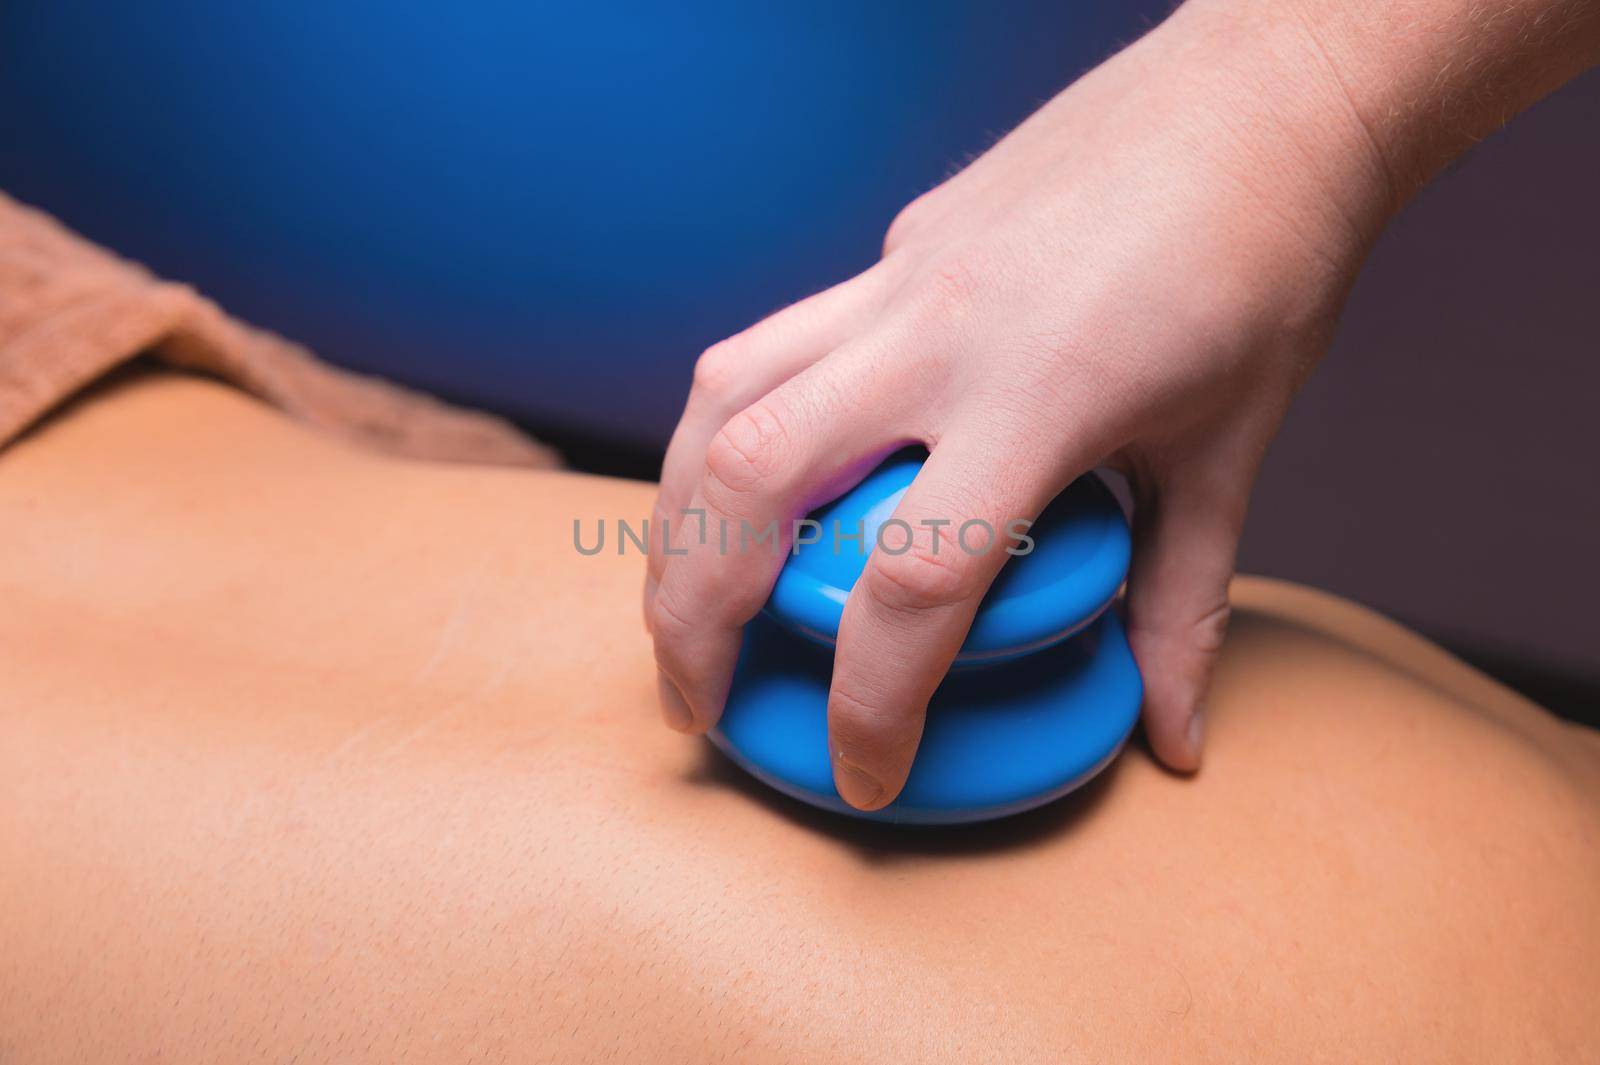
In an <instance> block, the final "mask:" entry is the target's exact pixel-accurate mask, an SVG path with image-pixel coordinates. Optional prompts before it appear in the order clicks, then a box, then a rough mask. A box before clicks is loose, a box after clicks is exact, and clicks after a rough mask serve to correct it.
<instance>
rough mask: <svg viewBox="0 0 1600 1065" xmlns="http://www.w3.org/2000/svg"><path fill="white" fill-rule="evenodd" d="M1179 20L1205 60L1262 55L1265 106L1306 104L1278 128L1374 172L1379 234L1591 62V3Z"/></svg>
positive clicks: (1230, 8)
mask: <svg viewBox="0 0 1600 1065" xmlns="http://www.w3.org/2000/svg"><path fill="white" fill-rule="evenodd" d="M1180 17H1181V18H1184V19H1186V20H1187V22H1188V25H1186V26H1183V27H1182V28H1183V32H1184V33H1186V34H1194V35H1200V36H1209V38H1210V39H1211V41H1212V42H1213V46H1215V47H1237V42H1238V41H1241V40H1255V41H1261V42H1264V44H1263V47H1262V49H1261V50H1262V51H1263V52H1264V53H1265V54H1264V55H1262V56H1261V57H1260V59H1259V60H1258V62H1259V64H1260V67H1259V71H1260V72H1259V75H1258V76H1259V78H1260V82H1259V84H1260V87H1261V89H1262V90H1263V92H1264V93H1265V94H1266V95H1267V96H1268V98H1269V99H1277V100H1279V101H1280V106H1283V105H1282V103H1281V101H1282V100H1284V99H1287V100H1294V99H1296V98H1300V99H1314V100H1315V101H1316V106H1314V107H1311V108H1309V109H1306V110H1305V111H1304V113H1301V114H1297V115H1293V116H1291V117H1292V120H1293V121H1295V122H1297V123H1299V124H1300V125H1301V126H1302V127H1306V126H1308V125H1309V126H1320V127H1321V133H1320V134H1312V135H1313V136H1323V137H1326V136H1334V137H1335V138H1336V139H1337V140H1339V141H1341V142H1342V143H1344V144H1345V145H1346V149H1347V150H1349V151H1352V152H1355V153H1356V154H1358V155H1359V154H1361V152H1363V151H1365V152H1367V153H1369V154H1370V156H1371V158H1372V160H1373V161H1374V162H1375V163H1376V167H1377V169H1378V170H1379V172H1380V173H1379V175H1378V176H1379V178H1380V180H1379V182H1378V184H1377V185H1376V186H1375V187H1373V188H1371V189H1367V190H1363V192H1362V195H1363V196H1365V197H1366V198H1367V200H1368V201H1370V210H1371V211H1372V212H1373V215H1374V217H1375V218H1377V219H1378V220H1379V221H1380V224H1381V221H1382V220H1383V219H1384V218H1386V217H1387V215H1389V214H1392V213H1393V212H1394V211H1395V210H1397V209H1398V208H1399V207H1400V206H1401V205H1402V204H1403V203H1404V202H1405V201H1406V199H1408V198H1409V197H1410V195H1411V194H1412V193H1414V192H1415V191H1416V190H1417V189H1418V188H1420V187H1421V186H1422V185H1423V184H1425V183H1426V182H1427V181H1428V180H1429V179H1431V178H1432V177H1433V176H1434V175H1435V174H1436V173H1437V172H1438V171H1439V170H1440V169H1441V168H1442V167H1444V166H1445V165H1447V164H1448V163H1449V162H1450V161H1451V160H1453V159H1454V158H1456V157H1457V156H1458V155H1460V154H1461V153H1462V152H1463V151H1465V150H1466V149H1468V148H1469V147H1470V146H1471V145H1472V144H1474V143H1476V142H1477V141H1479V140H1481V139H1482V138H1483V137H1485V136H1487V135H1488V134H1490V133H1492V132H1493V131H1494V130H1495V129H1496V128H1498V127H1499V126H1501V125H1502V124H1504V123H1505V122H1506V121H1507V120H1509V119H1510V118H1512V117H1513V116H1514V115H1516V114H1517V113H1518V112H1520V111H1521V110H1523V109H1524V108H1526V107H1528V106H1529V105H1531V104H1532V103H1534V102H1535V101H1537V100H1538V99H1540V98H1541V97H1543V96H1544V95H1545V94H1547V93H1549V92H1551V91H1552V90H1554V89H1556V88H1558V87H1559V86H1560V85H1562V84H1563V83H1565V82H1566V81H1568V80H1570V79H1571V78H1573V77H1575V76H1577V75H1578V74H1580V73H1582V72H1583V71H1584V70H1586V69H1588V68H1589V67H1591V66H1593V65H1595V64H1596V63H1597V62H1600V3H1596V2H1595V0H1192V2H1191V3H1189V4H1187V5H1186V6H1185V8H1184V9H1183V10H1182V11H1181V12H1180V15H1179V16H1178V17H1175V18H1174V20H1173V21H1174V23H1177V22H1178V19H1179V18H1180ZM1175 28H1177V27H1175ZM1353 131H1358V132H1359V134H1360V136H1361V138H1362V139H1364V140H1365V142H1366V143H1365V144H1364V145H1360V144H1356V143H1352V142H1351V141H1350V139H1349V138H1350V135H1351V133H1352V132H1353ZM1308 132H1309V131H1308Z"/></svg>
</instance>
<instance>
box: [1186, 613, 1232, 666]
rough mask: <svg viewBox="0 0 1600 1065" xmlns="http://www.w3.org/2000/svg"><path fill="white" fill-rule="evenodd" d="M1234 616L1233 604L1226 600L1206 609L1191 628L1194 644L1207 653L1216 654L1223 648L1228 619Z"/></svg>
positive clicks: (1203, 652)
mask: <svg viewBox="0 0 1600 1065" xmlns="http://www.w3.org/2000/svg"><path fill="white" fill-rule="evenodd" d="M1232 616H1233V606H1232V605H1231V604H1230V603H1228V602H1227V601H1226V600H1224V601H1223V602H1222V603H1221V604H1219V605H1217V606H1215V607H1213V608H1211V609H1210V610H1208V611H1206V613H1205V614H1204V615H1203V616H1201V618H1200V619H1199V620H1198V621H1196V622H1195V623H1194V625H1193V626H1192V628H1191V633H1192V637H1193V641H1194V646H1195V647H1196V648H1197V649H1198V650H1199V651H1200V652H1201V653H1202V654H1205V655H1214V654H1216V653H1217V652H1218V651H1220V650H1222V641H1223V640H1224V639H1226V637H1227V635H1228V620H1229V619H1230V618H1231V617H1232Z"/></svg>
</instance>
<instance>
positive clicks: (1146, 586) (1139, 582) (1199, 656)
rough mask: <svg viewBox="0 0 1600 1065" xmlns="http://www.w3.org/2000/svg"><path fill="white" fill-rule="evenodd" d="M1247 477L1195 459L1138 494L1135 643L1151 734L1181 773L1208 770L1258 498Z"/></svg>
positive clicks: (1132, 596)
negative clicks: (1240, 557)
mask: <svg viewBox="0 0 1600 1065" xmlns="http://www.w3.org/2000/svg"><path fill="white" fill-rule="evenodd" d="M1253 473H1254V467H1253V465H1252V466H1251V467H1250V468H1247V469H1245V470H1243V471H1238V470H1237V469H1234V470H1228V469H1225V468H1223V469H1218V468H1216V467H1212V468H1209V469H1208V468H1205V467H1200V468H1196V467H1195V466H1191V465H1189V464H1188V463H1186V464H1185V467H1184V468H1183V469H1182V470H1174V471H1172V472H1171V473H1170V474H1169V475H1167V476H1166V477H1156V478H1151V479H1149V480H1148V482H1147V483H1145V484H1141V485H1140V486H1139V487H1138V490H1137V491H1136V496H1135V508H1134V519H1133V526H1134V528H1133V535H1134V548H1133V560H1132V565H1131V567H1130V569H1129V572H1128V594H1127V614H1128V643H1129V645H1130V646H1131V647H1132V648H1133V654H1134V658H1135V659H1136V660H1137V661H1138V663H1139V671H1140V673H1141V674H1142V675H1143V676H1144V685H1145V695H1144V710H1143V718H1144V729H1145V736H1146V737H1147V738H1148V739H1149V741H1150V746H1151V748H1152V749H1153V750H1154V751H1155V754H1156V757H1157V758H1159V759H1160V760H1161V761H1162V762H1164V763H1166V764H1167V765H1168V766H1169V767H1171V768H1172V769H1176V770H1178V771H1180V772H1192V771H1194V770H1196V769H1199V768H1200V751H1201V747H1202V745H1203V743H1204V739H1205V695H1206V688H1207V686H1208V685H1209V684H1210V681H1211V670H1212V667H1213V665H1214V664H1215V662H1216V657H1217V652H1218V651H1220V650H1221V649H1222V639H1223V635H1224V633H1225V632H1226V630H1227V626H1228V615H1229V604H1228V584H1229V581H1230V580H1231V579H1232V577H1233V566H1234V557H1235V554H1236V552H1237V551H1238V546H1239V534H1240V532H1241V531H1242V529H1243V527H1244V514H1245V507H1246V503H1247V501H1248V499H1249V493H1250V482H1251V480H1252V475H1253Z"/></svg>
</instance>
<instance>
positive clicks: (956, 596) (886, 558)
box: [862, 541, 969, 614]
mask: <svg viewBox="0 0 1600 1065" xmlns="http://www.w3.org/2000/svg"><path fill="white" fill-rule="evenodd" d="M872 558H873V561H872V564H871V565H869V566H868V567H867V571H866V573H865V574H863V576H862V580H863V581H864V582H865V583H866V586H867V588H866V590H867V594H868V595H869V596H870V597H871V598H872V600H873V601H874V602H876V603H878V604H879V605H881V606H883V607H885V608H886V609H888V610H889V611H891V612H892V613H895V614H923V613H927V612H928V611H931V610H938V609H942V608H945V607H950V606H954V605H955V604H957V603H959V602H961V601H962V600H964V599H965V598H966V597H967V594H968V590H969V580H968V577H967V573H966V570H967V568H968V567H966V566H965V565H963V560H962V559H961V557H960V550H959V548H957V547H956V546H954V544H946V543H943V542H942V541H941V543H940V547H939V549H938V550H937V551H935V550H932V545H931V544H929V545H926V546H925V545H923V544H921V543H914V544H913V545H912V546H911V548H910V549H908V550H906V551H904V552H902V553H901V554H897V555H894V554H889V553H888V552H885V551H874V552H873V554H872Z"/></svg>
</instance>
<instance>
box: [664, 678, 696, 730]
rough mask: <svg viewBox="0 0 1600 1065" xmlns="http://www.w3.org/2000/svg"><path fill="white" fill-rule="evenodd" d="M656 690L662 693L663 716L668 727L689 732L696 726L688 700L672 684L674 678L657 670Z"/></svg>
mask: <svg viewBox="0 0 1600 1065" xmlns="http://www.w3.org/2000/svg"><path fill="white" fill-rule="evenodd" d="M656 689H657V690H658V691H659V692H660V693H661V714H662V716H663V717H665V718H666V719H667V727H669V728H672V729H675V730H676V731H678V732H688V731H689V729H690V728H691V727H693V725H694V714H693V713H691V712H690V710H689V703H688V700H686V699H684V697H683V693H682V692H681V691H679V690H678V686H677V685H676V684H674V683H672V678H670V677H668V676H667V675H666V674H665V673H663V672H661V671H660V670H657V671H656Z"/></svg>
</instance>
